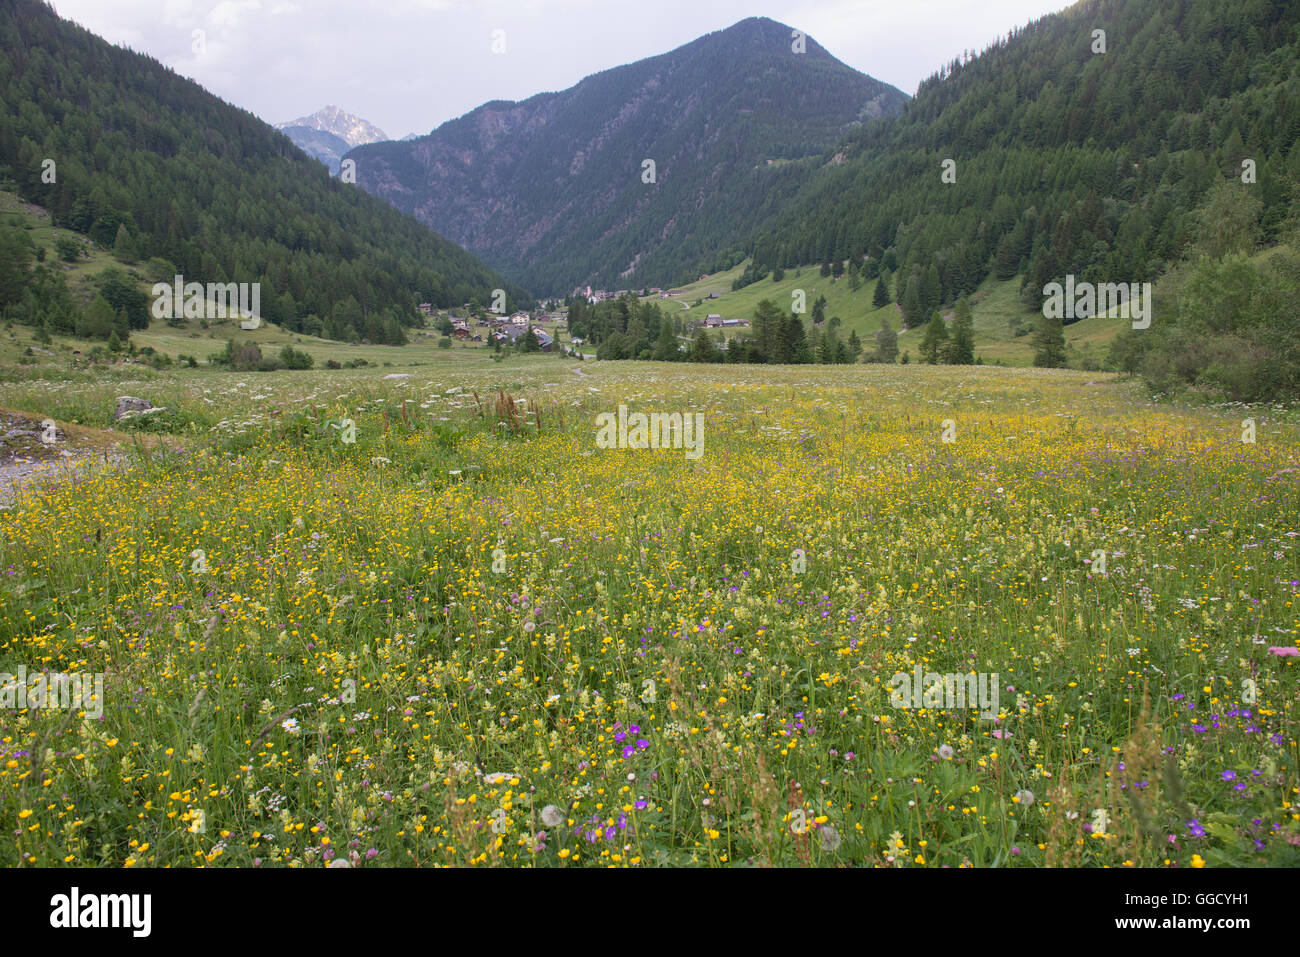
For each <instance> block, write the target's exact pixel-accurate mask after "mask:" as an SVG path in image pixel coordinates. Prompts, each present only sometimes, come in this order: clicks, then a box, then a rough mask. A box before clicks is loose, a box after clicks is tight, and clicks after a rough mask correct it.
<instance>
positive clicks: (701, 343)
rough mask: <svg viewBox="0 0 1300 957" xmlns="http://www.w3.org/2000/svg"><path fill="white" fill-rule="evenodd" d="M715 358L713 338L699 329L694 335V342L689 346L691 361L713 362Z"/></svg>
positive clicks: (715, 351)
mask: <svg viewBox="0 0 1300 957" xmlns="http://www.w3.org/2000/svg"><path fill="white" fill-rule="evenodd" d="M716 358H717V350H716V349H714V347H713V340H712V339H710V338H709V334H708V332H707V331H705V330H704V329H701V330H700V331H699V332H698V333H697V334H696V336H695V344H694V345H693V346H692V347H691V361H692V362H713V361H714V360H715V359H716Z"/></svg>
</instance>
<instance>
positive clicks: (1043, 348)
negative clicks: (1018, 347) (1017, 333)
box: [1034, 316, 1065, 369]
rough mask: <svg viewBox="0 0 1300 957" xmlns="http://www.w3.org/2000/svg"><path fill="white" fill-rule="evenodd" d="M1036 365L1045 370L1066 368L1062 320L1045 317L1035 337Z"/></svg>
mask: <svg viewBox="0 0 1300 957" xmlns="http://www.w3.org/2000/svg"><path fill="white" fill-rule="evenodd" d="M1034 365H1036V366H1039V367H1040V368H1044V369H1060V368H1062V367H1064V366H1065V331H1064V330H1063V329H1062V328H1061V320H1060V319H1051V318H1048V317H1047V316H1043V317H1042V318H1041V319H1039V320H1038V331H1037V332H1036V333H1035V335H1034Z"/></svg>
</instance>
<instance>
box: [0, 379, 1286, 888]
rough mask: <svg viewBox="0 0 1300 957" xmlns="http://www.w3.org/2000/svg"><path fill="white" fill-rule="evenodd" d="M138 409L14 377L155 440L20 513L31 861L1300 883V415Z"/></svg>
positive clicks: (997, 398)
mask: <svg viewBox="0 0 1300 957" xmlns="http://www.w3.org/2000/svg"><path fill="white" fill-rule="evenodd" d="M132 375H133V376H134V378H122V377H117V378H114V377H112V376H101V377H96V378H93V379H92V378H89V377H78V376H77V375H75V374H69V375H68V376H66V377H63V378H47V379H32V380H30V381H25V382H15V383H10V384H6V385H4V386H0V405H3V406H5V407H6V408H10V409H14V410H19V411H21V412H23V413H25V414H28V415H31V416H35V417H47V416H48V417H49V418H51V419H53V420H56V421H57V422H60V423H72V424H76V425H77V426H80V427H85V428H87V429H107V428H108V427H110V426H112V424H113V423H112V411H113V408H114V400H115V399H116V397H117V396H119V395H122V394H123V393H130V394H131V395H134V396H140V397H143V398H145V399H148V400H149V401H150V402H152V403H153V405H154V406H157V407H161V411H159V412H157V413H156V414H152V415H148V416H138V417H135V418H130V419H127V420H124V421H123V422H122V423H121V424H119V425H118V429H119V430H121V431H125V432H127V433H128V434H133V436H134V439H133V443H132V444H131V445H129V446H128V447H126V448H125V451H124V452H123V453H122V455H121V456H120V457H119V458H118V459H116V460H111V461H110V460H108V459H105V458H101V459H100V460H99V461H98V462H97V463H92V464H91V465H89V466H88V467H87V468H86V469H85V470H84V471H83V472H81V473H79V474H78V475H77V476H75V477H74V478H63V479H61V480H55V479H54V478H52V477H51V478H49V479H45V478H41V477H38V478H37V479H36V480H35V481H34V482H32V483H30V484H28V485H26V486H24V487H23V488H21V489H19V490H18V491H17V492H16V494H15V495H14V496H13V498H12V500H11V501H9V502H7V503H5V505H4V507H3V508H2V509H0V672H4V673H5V675H6V676H8V677H3V678H0V683H3V682H4V681H6V680H7V681H8V684H5V685H4V688H3V689H0V693H2V694H4V695H5V696H6V697H5V699H4V707H0V820H3V821H4V822H5V827H6V829H7V830H6V832H5V834H4V836H3V839H2V840H0V863H3V864H4V865H7V866H14V865H19V866H23V865H38V866H59V865H75V866H102V867H143V866H209V865H210V866H217V867H222V866H229V865H235V866H241V867H264V868H265V867H320V866H351V867H384V866H394V865H399V866H410V865H418V866H424V865H431V866H436V865H457V866H466V865H473V866H510V867H573V866H578V867H583V866H607V865H616V866H629V867H649V866H662V865H672V866H690V865H702V866H720V865H736V866H764V865H777V866H804V865H807V866H830V867H835V866H874V867H893V868H935V867H954V868H955V867H970V866H975V867H981V866H1059V867H1105V866H1109V867H1117V866H1153V867H1169V868H1173V867H1179V868H1185V867H1201V866H1251V865H1272V866H1279V865H1280V866H1296V865H1297V864H1300V808H1298V807H1297V804H1298V803H1300V790H1298V788H1300V776H1298V775H1297V764H1298V759H1300V752H1298V749H1297V739H1298V737H1300V724H1298V721H1300V706H1298V704H1297V690H1298V689H1300V662H1298V661H1297V656H1298V655H1300V601H1298V599H1297V590H1300V548H1298V547H1297V539H1298V538H1300V523H1298V522H1297V518H1298V517H1300V425H1298V423H1297V419H1296V417H1295V415H1294V413H1293V412H1287V411H1285V410H1283V409H1280V408H1270V407H1249V408H1248V407H1238V406H1231V407H1225V406H1213V407H1212V406H1192V405H1190V404H1185V403H1183V404H1173V403H1166V402H1153V401H1152V400H1150V399H1148V398H1146V397H1145V395H1144V394H1143V393H1141V392H1140V391H1139V390H1138V388H1137V387H1136V386H1135V385H1133V384H1131V383H1126V382H1120V381H1117V380H1115V379H1114V378H1113V377H1111V376H1108V375H1103V374H1098V373H1073V372H1062V371H1055V370H1053V371H1050V372H1049V371H1045V370H1035V369H995V368H987V367H964V368H960V369H958V368H955V367H941V366H939V367H917V366H911V367H906V366H904V367H899V366H856V367H845V368H824V367H802V368H800V367H786V368H776V367H728V366H684V365H679V364H656V363H582V364H581V365H578V366H576V367H575V364H564V363H561V362H558V361H556V360H555V359H554V358H550V357H536V358H526V357H523V358H513V359H511V360H509V361H508V362H505V363H499V364H498V363H492V362H489V361H486V360H483V361H477V360H461V361H453V360H450V359H449V360H446V361H443V362H433V363H432V364H430V365H428V366H423V367H414V368H410V369H409V370H407V371H403V372H400V373H393V374H388V375H385V374H384V373H382V372H379V371H376V370H374V369H369V370H357V371H350V370H343V371H324V370H320V371H313V372H277V373H263V374H251V375H242V376H241V375H239V374H235V373H230V372H216V371H211V372H210V371H206V370H205V371H196V372H185V371H167V372H158V373H148V372H147V371H142V372H139V373H133V374H132ZM620 407H625V409H624V410H623V411H622V412H620ZM636 413H640V414H642V415H643V416H646V417H650V416H653V415H655V414H659V415H660V418H659V419H655V420H653V421H652V422H651V424H652V425H654V426H657V427H660V431H661V432H664V433H665V434H663V435H660V436H658V438H661V439H664V441H658V440H656V441H655V442H654V445H655V446H657V447H651V445H650V443H649V442H641V441H638V437H637V435H636V425H637V423H636V422H635V421H633V420H632V419H631V417H632V416H633V415H634V414H636ZM673 415H679V416H680V417H681V421H682V422H685V423H689V424H691V425H692V427H693V430H694V431H693V432H692V434H691V436H690V442H693V443H695V445H691V444H689V443H686V444H684V443H682V442H677V443H676V444H674V443H673V441H671V439H672V438H673V437H674V436H673V435H671V434H668V433H669V432H670V430H671V428H672V424H673V423H675V422H677V421H678V420H676V419H673V418H672V416H673ZM620 416H626V417H627V420H628V422H629V423H630V427H629V430H628V432H627V433H626V436H624V435H619V436H617V439H618V440H617V441H615V440H614V439H613V438H611V439H610V440H609V441H598V438H599V437H600V435H601V430H602V429H611V428H616V427H617V425H618V423H617V422H616V419H618V417H620ZM611 423H614V425H611ZM611 434H612V433H611ZM696 446H698V454H695V452H696V451H697V449H696ZM688 452H689V453H690V454H687V453H688ZM20 668H22V669H25V673H26V674H27V675H29V676H30V675H36V674H47V673H48V674H49V675H55V674H57V675H63V676H69V677H68V678H67V679H66V680H63V679H61V680H60V681H54V680H53V679H50V680H48V681H47V682H46V683H45V685H44V686H43V688H42V689H41V690H42V691H43V692H44V694H45V698H46V700H45V702H44V706H42V705H41V703H40V702H34V701H32V700H27V701H22V702H20V701H19V700H18V698H17V695H18V693H19V692H22V693H24V694H27V693H30V692H31V690H32V688H31V686H30V685H29V684H24V683H23V682H20V681H18V679H17V678H14V677H12V676H16V675H18V674H19V669H20ZM73 676H76V677H78V678H79V679H80V678H81V676H95V677H97V678H99V679H102V681H99V682H98V683H96V682H94V681H91V680H90V679H89V677H86V678H85V679H84V680H79V681H78V683H77V685H76V687H77V688H78V689H81V690H82V691H85V689H87V688H97V689H98V690H97V692H94V693H93V696H94V700H93V701H91V700H89V698H87V699H85V700H82V698H80V697H78V696H77V695H73V696H72V698H71V703H68V702H66V701H65V702H63V706H57V705H59V701H58V700H57V699H58V697H59V694H60V693H61V692H62V691H64V690H66V688H67V687H68V686H70V685H69V682H70V681H71V677H73ZM86 694H91V692H86ZM101 696H102V700H100V699H101ZM65 697H66V696H65ZM21 705H26V706H25V707H24V706H21Z"/></svg>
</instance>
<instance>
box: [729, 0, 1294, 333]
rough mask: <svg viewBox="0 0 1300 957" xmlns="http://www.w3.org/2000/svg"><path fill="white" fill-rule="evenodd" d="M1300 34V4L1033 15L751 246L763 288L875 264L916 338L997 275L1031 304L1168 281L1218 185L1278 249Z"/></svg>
mask: <svg viewBox="0 0 1300 957" xmlns="http://www.w3.org/2000/svg"><path fill="white" fill-rule="evenodd" d="M1103 28H1104V31H1105V37H1104V43H1105V47H1104V52H1098V51H1099V50H1100V47H1099V46H1098V39H1097V37H1096V36H1095V34H1094V31H1096V30H1098V29H1103ZM1298 30H1300V6H1297V5H1296V4H1292V3H1286V2H1284V0H1198V2H1196V3H1174V4H1170V3H1165V2H1161V0H1084V2H1081V3H1078V4H1076V5H1075V6H1073V7H1070V8H1069V9H1067V10H1065V11H1063V12H1062V13H1059V14H1052V15H1050V16H1045V17H1043V18H1041V19H1038V20H1036V21H1033V22H1032V23H1030V24H1029V25H1027V26H1026V27H1024V28H1022V29H1018V30H1013V31H1011V32H1010V33H1008V34H1007V36H1006V37H1005V38H1003V39H1000V40H999V41H998V42H997V43H995V44H993V45H992V46H991V47H989V48H988V49H987V50H985V51H984V52H983V53H981V54H980V55H979V56H977V57H973V58H967V59H964V60H960V61H953V62H952V63H949V64H947V65H946V66H944V67H943V68H942V69H941V70H940V71H938V72H937V73H935V74H934V75H932V76H931V77H930V78H928V79H927V80H926V81H925V82H924V83H922V84H921V86H920V89H919V90H918V92H917V95H916V98H915V99H914V100H912V101H911V102H910V103H909V104H908V107H907V110H906V111H905V113H904V114H903V115H902V116H900V117H898V118H897V119H894V120H892V121H890V122H888V123H882V124H875V125H869V126H864V127H863V128H861V129H860V130H856V131H854V132H852V133H850V134H849V136H847V137H846V138H845V140H844V142H842V143H841V144H839V145H838V146H837V147H836V151H837V155H838V157H839V158H840V160H841V162H839V163H838V164H836V165H833V166H830V165H828V166H825V167H823V168H821V169H818V170H815V171H813V172H812V173H811V174H810V175H809V176H808V177H807V181H806V182H805V183H804V184H803V185H802V187H801V188H800V189H799V190H798V192H797V193H796V194H795V195H794V197H793V198H792V201H791V202H789V203H788V205H787V206H786V207H785V208H784V209H783V210H781V211H779V213H778V215H776V216H775V217H774V218H773V219H772V220H771V222H769V223H768V224H766V225H765V226H764V227H763V228H761V229H760V230H758V231H757V232H756V233H755V235H754V236H753V237H752V238H751V239H750V241H749V242H748V244H747V248H746V251H747V252H748V253H749V254H751V255H752V256H753V257H754V261H755V269H754V270H753V271H752V273H751V275H755V276H756V275H758V274H761V273H763V272H764V271H765V270H768V269H771V268H775V267H787V268H788V267H793V266H798V265H804V264H809V263H832V262H843V261H844V260H848V259H852V258H857V259H859V260H861V259H863V258H864V257H865V258H866V260H867V261H868V263H869V265H871V268H872V269H873V270H874V269H876V268H879V267H881V266H883V267H884V268H885V269H887V270H890V271H891V272H892V273H893V274H894V275H895V276H896V277H897V282H896V284H895V288H894V289H893V297H894V298H895V299H896V300H897V301H898V302H899V303H900V304H901V305H902V307H903V310H904V314H905V317H906V319H907V321H908V324H909V325H915V324H917V323H919V322H925V321H928V319H929V317H930V315H931V313H932V312H933V310H934V309H935V308H936V307H938V306H941V305H947V304H950V303H953V302H954V301H955V300H956V298H957V297H958V296H960V295H962V294H963V293H969V292H971V291H973V290H974V289H975V288H976V287H977V286H979V285H980V283H981V282H983V281H984V280H985V279H986V278H987V277H988V276H989V275H990V274H992V275H993V276H995V277H996V278H998V279H1003V280H1006V279H1011V278H1013V277H1017V276H1019V277H1021V279H1022V284H1023V289H1024V302H1025V305H1026V306H1027V307H1030V308H1041V306H1042V293H1041V290H1042V287H1043V286H1044V285H1045V284H1046V283H1048V282H1051V281H1053V280H1056V281H1063V280H1064V277H1065V276H1066V275H1067V274H1074V275H1076V276H1078V277H1079V278H1081V279H1088V280H1090V281H1109V282H1127V283H1132V282H1143V281H1148V280H1152V279H1154V278H1155V277H1156V276H1158V275H1159V274H1160V273H1161V272H1162V271H1163V270H1164V269H1165V268H1166V267H1167V266H1169V265H1170V264H1171V263H1173V262H1175V261H1177V260H1178V258H1179V257H1180V256H1181V255H1182V254H1183V253H1184V252H1185V251H1186V250H1187V249H1189V248H1190V247H1191V246H1192V245H1193V244H1194V243H1195V242H1196V241H1197V239H1198V238H1199V236H1198V229H1199V227H1198V215H1199V214H1198V212H1197V208H1198V207H1199V206H1200V205H1201V204H1202V203H1203V202H1205V201H1206V200H1207V198H1208V195H1209V193H1210V190H1211V188H1212V187H1213V186H1214V185H1215V184H1224V183H1228V184H1231V183H1234V182H1235V183H1236V184H1237V185H1239V186H1241V187H1242V190H1241V200H1240V201H1239V202H1238V204H1237V205H1238V206H1240V205H1241V203H1242V202H1247V201H1249V202H1258V203H1259V205H1260V213H1259V221H1258V223H1257V224H1256V225H1257V226H1258V228H1259V231H1260V236H1261V238H1263V239H1264V240H1269V239H1271V238H1274V237H1276V235H1277V233H1278V229H1279V227H1280V225H1281V222H1282V219H1283V217H1284V215H1285V214H1286V211H1287V208H1288V202H1289V200H1290V189H1291V187H1292V186H1293V185H1294V183H1295V182H1296V181H1297V180H1300V150H1297V149H1295V144H1296V141H1297V137H1298V136H1300V77H1298V76H1297V72H1296V71H1297V65H1298V64H1300V32H1298ZM949 160H951V161H952V164H953V165H952V166H951V167H949V169H950V170H951V171H952V177H951V179H952V180H953V181H952V182H948V181H945V177H944V176H943V172H944V169H945V163H946V162H947V161H949ZM1245 160H1251V161H1252V163H1253V169H1254V170H1255V176H1256V181H1255V182H1253V183H1251V184H1249V185H1247V184H1243V183H1242V182H1241V178H1242V172H1243V165H1242V164H1243V162H1244V161H1245ZM872 278H874V271H873V272H872ZM870 291H871V290H870V288H868V292H870Z"/></svg>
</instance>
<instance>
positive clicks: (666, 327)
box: [652, 320, 679, 362]
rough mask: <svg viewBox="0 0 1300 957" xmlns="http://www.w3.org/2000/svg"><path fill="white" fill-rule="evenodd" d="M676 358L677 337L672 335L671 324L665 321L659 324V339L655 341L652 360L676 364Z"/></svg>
mask: <svg viewBox="0 0 1300 957" xmlns="http://www.w3.org/2000/svg"><path fill="white" fill-rule="evenodd" d="M678 357H679V350H678V348H677V336H675V335H674V334H673V324H672V323H671V322H668V321H667V320H665V321H663V322H661V323H659V338H658V339H656V340H655V349H654V355H653V356H652V358H653V359H655V360H656V361H657V362H676V361H677V359H678Z"/></svg>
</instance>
